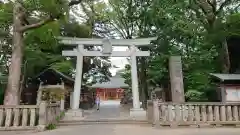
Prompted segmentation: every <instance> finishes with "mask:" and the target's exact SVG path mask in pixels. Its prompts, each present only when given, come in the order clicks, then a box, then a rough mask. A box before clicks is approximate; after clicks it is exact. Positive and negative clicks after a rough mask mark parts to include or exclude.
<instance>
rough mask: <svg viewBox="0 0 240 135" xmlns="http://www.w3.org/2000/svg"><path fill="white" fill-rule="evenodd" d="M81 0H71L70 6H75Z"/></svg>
mask: <svg viewBox="0 0 240 135" xmlns="http://www.w3.org/2000/svg"><path fill="white" fill-rule="evenodd" d="M81 2H82V0H72V1H71V2H69V4H68V6H74V5H77V4H80V3H81Z"/></svg>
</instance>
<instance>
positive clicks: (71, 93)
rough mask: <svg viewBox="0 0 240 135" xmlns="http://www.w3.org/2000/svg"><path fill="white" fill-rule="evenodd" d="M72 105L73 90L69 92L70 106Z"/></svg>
mask: <svg viewBox="0 0 240 135" xmlns="http://www.w3.org/2000/svg"><path fill="white" fill-rule="evenodd" d="M72 105H73V92H70V108H73V107H72Z"/></svg>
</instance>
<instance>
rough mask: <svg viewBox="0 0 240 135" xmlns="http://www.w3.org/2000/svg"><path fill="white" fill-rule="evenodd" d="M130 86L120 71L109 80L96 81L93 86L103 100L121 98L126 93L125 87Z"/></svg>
mask: <svg viewBox="0 0 240 135" xmlns="http://www.w3.org/2000/svg"><path fill="white" fill-rule="evenodd" d="M128 87H129V86H128V85H127V84H125V83H124V78H122V77H121V75H120V73H117V74H116V75H115V76H113V77H111V78H110V81H108V82H102V83H96V84H94V85H93V86H91V88H94V89H96V94H98V95H99V96H100V99H101V100H120V99H121V98H122V97H123V95H124V89H126V88H128Z"/></svg>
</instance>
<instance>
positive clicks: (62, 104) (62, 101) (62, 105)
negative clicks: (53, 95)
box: [60, 97, 65, 111]
mask: <svg viewBox="0 0 240 135" xmlns="http://www.w3.org/2000/svg"><path fill="white" fill-rule="evenodd" d="M64 105H65V100H64V97H62V98H61V100H60V110H61V111H64V109H65V107H64Z"/></svg>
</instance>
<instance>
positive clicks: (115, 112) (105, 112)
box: [85, 101, 129, 120]
mask: <svg viewBox="0 0 240 135" xmlns="http://www.w3.org/2000/svg"><path fill="white" fill-rule="evenodd" d="M128 116H129V110H127V109H125V108H122V107H121V106H120V101H102V102H101V104H100V110H99V111H94V112H93V113H91V114H90V115H88V116H87V117H86V118H85V120H98V119H116V118H124V117H128Z"/></svg>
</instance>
